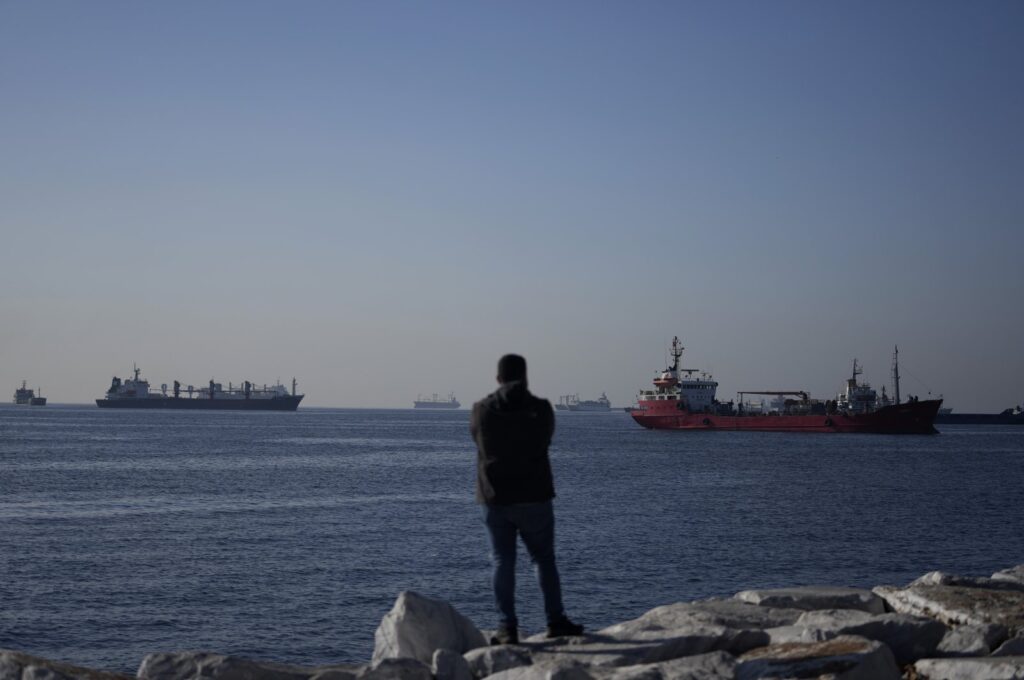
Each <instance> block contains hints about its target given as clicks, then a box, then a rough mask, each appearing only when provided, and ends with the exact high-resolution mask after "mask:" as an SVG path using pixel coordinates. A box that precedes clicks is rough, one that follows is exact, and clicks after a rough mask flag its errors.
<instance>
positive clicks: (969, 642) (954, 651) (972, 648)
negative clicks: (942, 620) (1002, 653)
mask: <svg viewBox="0 0 1024 680" xmlns="http://www.w3.org/2000/svg"><path fill="white" fill-rule="evenodd" d="M1006 633H1007V631H1006V626H1001V625H998V624H994V623H984V624H976V623H969V624H966V625H963V626H956V627H954V628H952V629H951V630H950V631H949V632H948V633H946V636H945V637H943V638H942V642H940V643H939V646H938V648H937V649H936V654H935V656H987V655H988V654H989V652H991V651H992V650H993V649H995V648H996V647H998V646H999V645H1000V644H1001V643H1002V642H1003V640H1005V639H1006Z"/></svg>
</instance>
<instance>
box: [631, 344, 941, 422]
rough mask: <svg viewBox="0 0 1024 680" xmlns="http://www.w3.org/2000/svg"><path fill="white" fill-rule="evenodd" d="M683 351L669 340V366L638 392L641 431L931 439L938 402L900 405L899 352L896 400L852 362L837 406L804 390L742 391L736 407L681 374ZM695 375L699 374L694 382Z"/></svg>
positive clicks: (709, 381) (704, 377) (687, 371)
mask: <svg viewBox="0 0 1024 680" xmlns="http://www.w3.org/2000/svg"><path fill="white" fill-rule="evenodd" d="M683 349H684V348H683V346H682V344H680V342H679V338H678V337H675V338H673V339H672V349H671V354H672V365H671V366H669V367H668V368H666V369H665V370H664V371H662V372H661V373H660V374H659V375H658V377H657V378H655V379H654V389H653V390H641V391H640V393H639V395H638V397H637V406H635V407H634V408H633V409H632V410H630V412H629V413H630V415H631V416H632V417H633V420H635V421H636V422H637V423H639V424H640V425H643V426H644V427H646V428H650V429H659V430H753V431H763V432H870V433H879V434H934V433H935V432H936V430H935V427H934V426H933V423H934V421H935V415H936V413H937V412H938V410H939V407H940V406H941V405H942V400H941V399H929V400H924V401H922V400H919V399H917V398H915V397H911V398H910V399H909V400H908V401H905V402H902V403H901V402H900V391H899V362H898V356H899V350H898V349H897V350H896V352H895V354H894V355H893V367H892V369H893V370H892V374H893V382H894V387H895V399H890V398H889V397H888V396H887V395H886V394H885V389H884V388H883V389H882V394H881V396H879V395H878V393H877V392H876V391H875V390H874V389H872V387H871V386H870V385H868V384H866V383H859V382H858V380H857V376H859V375H861V373H862V371H861V370H860V368H859V367H858V365H857V360H856V359H854V362H853V372H852V375H851V376H850V378H848V379H847V381H846V388H845V390H844V391H843V392H842V393H840V394H839V395H838V396H837V398H836V399H835V400H826V401H824V402H822V401H819V400H817V399H811V398H810V397H809V395H808V394H807V392H805V391H803V390H744V391H742V392H739V393H738V400H737V401H738V403H737V404H734V403H733V402H731V401H730V402H725V403H723V402H720V401H718V400H717V399H716V398H715V393H716V390H717V388H718V383H717V382H716V381H715V380H714V379H713V378H712V377H711V376H710V375H708V374H707V373H703V372H701V371H700V370H699V369H694V368H682V367H681V366H680V359H681V358H682V356H683ZM694 374H699V375H698V376H696V377H695V375H694ZM746 395H759V396H773V397H775V398H776V399H775V400H774V401H773V402H772V407H771V408H765V407H764V406H763V405H756V404H749V403H744V401H743V399H744V396H746Z"/></svg>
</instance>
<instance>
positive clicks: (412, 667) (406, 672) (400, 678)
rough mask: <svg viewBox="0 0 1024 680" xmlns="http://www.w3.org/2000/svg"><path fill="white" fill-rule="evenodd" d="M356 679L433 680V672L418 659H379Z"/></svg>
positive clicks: (363, 670) (364, 669)
mask: <svg viewBox="0 0 1024 680" xmlns="http://www.w3.org/2000/svg"><path fill="white" fill-rule="evenodd" d="M431 656H433V655H431ZM246 680H248V679H246ZM357 680H433V673H432V672H431V669H430V666H428V665H427V664H425V663H423V662H422V661H420V660H419V659H411V658H399V659H381V660H380V661H378V662H376V663H373V664H370V665H369V666H367V667H365V668H363V669H362V670H361V671H360V672H359V675H358V676H357Z"/></svg>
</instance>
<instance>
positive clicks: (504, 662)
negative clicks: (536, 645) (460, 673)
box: [462, 645, 533, 678]
mask: <svg viewBox="0 0 1024 680" xmlns="http://www.w3.org/2000/svg"><path fill="white" fill-rule="evenodd" d="M462 657H463V658H464V659H465V660H466V663H467V665H468V666H469V671H470V673H472V675H473V677H474V678H485V677H487V676H488V675H494V674H495V673H500V672H501V671H507V670H509V669H510V668H519V667H520V666H529V665H530V664H532V663H533V661H532V660H531V659H530V650H529V649H527V648H526V647H521V646H518V645H495V646H493V647H479V648H477V649H473V650H470V651H468V652H466V653H465V654H463V655H462Z"/></svg>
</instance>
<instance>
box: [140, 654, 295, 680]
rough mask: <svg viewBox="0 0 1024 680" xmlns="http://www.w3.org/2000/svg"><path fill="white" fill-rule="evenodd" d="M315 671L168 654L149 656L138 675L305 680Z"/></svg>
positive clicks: (167, 679) (182, 679) (143, 679)
mask: <svg viewBox="0 0 1024 680" xmlns="http://www.w3.org/2000/svg"><path fill="white" fill-rule="evenodd" d="M314 674H315V670H314V669H312V668H307V667H304V666H288V665H285V664H279V663H271V662H262V661H251V660H249V659H243V658H240V657H237V656H230V655H226V654H215V653H213V652H167V653H158V654H149V655H147V656H146V658H144V659H143V660H142V664H141V665H140V666H139V672H138V674H137V676H138V678H140V680H191V679H193V678H223V679H224V680H235V679H237V678H245V680H306V679H307V678H309V677H311V676H312V675H314Z"/></svg>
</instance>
